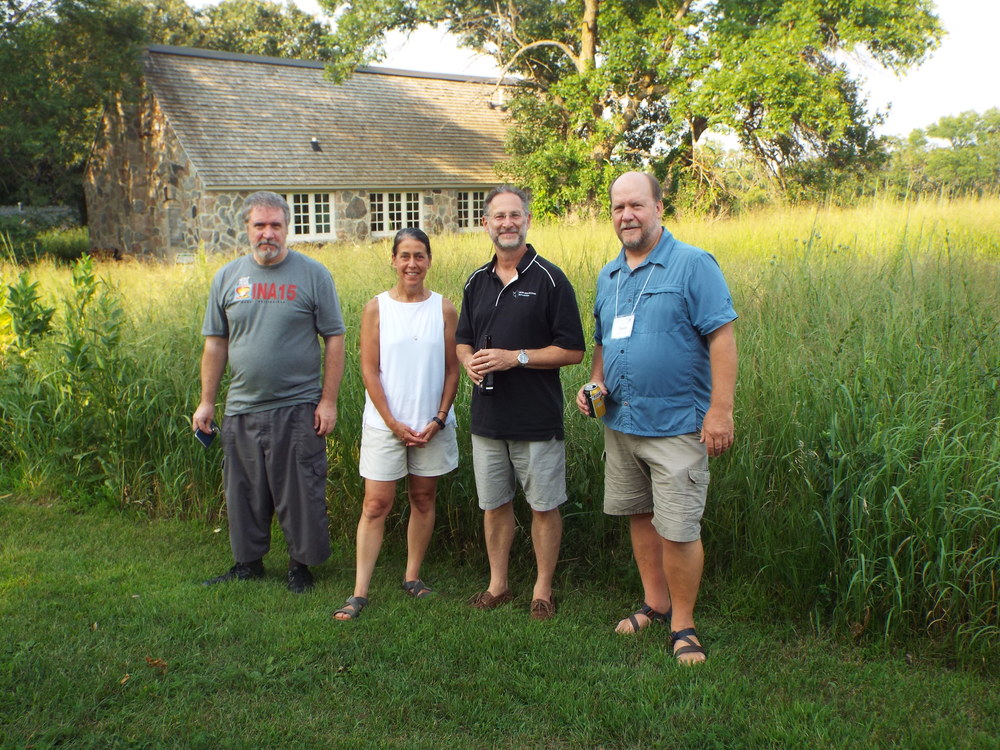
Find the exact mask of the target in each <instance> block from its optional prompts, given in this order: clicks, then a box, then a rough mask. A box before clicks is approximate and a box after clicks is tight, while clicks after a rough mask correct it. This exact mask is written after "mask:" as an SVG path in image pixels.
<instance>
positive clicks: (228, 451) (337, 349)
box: [191, 192, 344, 593]
mask: <svg viewBox="0 0 1000 750" xmlns="http://www.w3.org/2000/svg"><path fill="white" fill-rule="evenodd" d="M242 218H243V221H245V222H246V228H247V236H248V237H249V239H250V248H251V253H250V254H249V255H244V256H242V257H240V258H237V259H236V260H234V261H232V262H230V263H228V264H226V265H225V266H223V267H222V268H221V269H219V271H218V273H216V275H215V278H214V279H213V280H212V287H211V291H210V293H209V299H208V307H207V308H206V310H205V321H204V324H203V326H202V335H204V336H205V349H204V352H203V353H202V358H201V401H200V403H199V404H198V408H197V409H196V410H195V413H194V416H193V418H192V420H191V421H192V426H193V428H194V429H195V430H201V431H202V432H205V433H211V432H212V431H213V429H214V425H213V417H214V416H215V401H216V397H217V395H218V391H219V384H220V382H221V381H222V375H223V373H224V372H225V369H226V364H227V363H228V364H229V369H230V375H231V381H230V385H229V392H228V394H227V398H226V407H225V412H224V414H225V420H224V422H223V425H222V430H221V440H222V447H223V452H224V455H225V466H224V470H223V482H224V485H225V491H226V510H227V513H228V516H229V541H230V544H231V545H232V549H233V557H234V558H235V559H236V564H235V565H233V567H232V568H230V569H229V570H228V571H227V572H226V573H223V574H222V575H220V576H216V577H215V578H211V579H209V580H207V581H205V585H212V584H216V583H224V582H227V581H236V580H249V579H254V578H262V577H263V576H264V564H263V557H264V555H265V554H267V552H268V550H269V549H270V546H271V518H272V516H273V515H274V514H275V513H277V515H278V521H279V523H280V524H281V528H282V531H284V534H285V541H286V543H287V545H288V556H289V561H288V588H289V590H291V591H294V592H296V593H303V592H305V591H306V590H307V589H309V588H311V587H312V583H313V579H312V573H310V571H309V566H310V565H318V564H320V563H322V562H324V561H325V560H326V559H327V558H328V557H329V556H330V536H329V531H328V527H327V518H326V473H327V464H326V436H327V435H329V434H330V432H331V431H332V430H333V428H334V426H335V425H336V423H337V394H338V392H339V391H340V379H341V376H342V375H343V371H344V320H343V317H342V316H341V312H340V303H339V301H338V300H337V290H336V288H335V286H334V283H333V278H332V277H331V276H330V272H329V271H328V270H327V269H326V268H325V267H324V266H323V265H322V264H320V263H318V262H317V261H315V260H312V259H311V258H307V257H306V256H304V255H300V254H299V253H296V252H295V251H293V250H289V249H288V247H287V246H286V244H285V242H286V238H287V234H288V223H289V219H290V212H289V209H288V203H287V202H286V201H285V199H284V198H282V197H281V196H280V195H277V194H275V193H269V192H258V193H253V194H252V195H250V196H248V197H247V199H246V200H245V201H244V203H243V212H242ZM319 337H322V339H323V342H324V343H323V352H322V356H321V352H320V345H319ZM321 359H322V365H323V366H322V370H321V369H320V361H321Z"/></svg>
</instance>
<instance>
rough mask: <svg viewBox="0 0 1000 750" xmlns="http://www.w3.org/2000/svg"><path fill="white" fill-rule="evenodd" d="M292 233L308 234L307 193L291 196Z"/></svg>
mask: <svg viewBox="0 0 1000 750" xmlns="http://www.w3.org/2000/svg"><path fill="white" fill-rule="evenodd" d="M292 233H293V234H309V194H308V193H295V194H294V195H293V196H292Z"/></svg>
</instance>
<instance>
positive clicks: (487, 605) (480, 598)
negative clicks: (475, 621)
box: [469, 589, 514, 609]
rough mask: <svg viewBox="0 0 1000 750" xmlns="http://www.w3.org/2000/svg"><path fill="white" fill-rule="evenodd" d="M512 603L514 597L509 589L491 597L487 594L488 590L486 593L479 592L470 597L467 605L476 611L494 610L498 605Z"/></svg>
mask: <svg viewBox="0 0 1000 750" xmlns="http://www.w3.org/2000/svg"><path fill="white" fill-rule="evenodd" d="M512 601H514V595H513V594H512V593H511V592H510V589H505V590H503V591H501V592H500V593H499V594H497V595H496V596H493V594H491V593H490V592H489V589H487V590H486V591H480V592H479V593H478V594H476V595H475V596H474V597H472V598H471V599H470V600H469V605H470V606H473V607H475V608H476V609H496V608H497V607H499V606H500V605H502V604H507V603H508V602H512Z"/></svg>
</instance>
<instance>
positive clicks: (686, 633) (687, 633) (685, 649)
mask: <svg viewBox="0 0 1000 750" xmlns="http://www.w3.org/2000/svg"><path fill="white" fill-rule="evenodd" d="M691 636H694V637H695V638H697V637H698V631H697V630H695V629H694V628H684V629H683V630H677V631H674V632H673V633H671V634H670V645H671V646H676V645H677V641H684V643H686V644H687V645H686V646H681V647H680V648H678V649H675V650H674V658H675V659H676V658H677V657H678V656H684V654H702V655H704V656H705V658H706V659H707V658H708V654H706V653H705V649H704V648H703V647H702V645H701V644H700V643H695V642H694V641H693V640H691ZM677 661H678V662H680V663H681V664H698V663H699V662H697V661H681V660H680V659H677Z"/></svg>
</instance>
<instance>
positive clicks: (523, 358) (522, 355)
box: [517, 349, 528, 365]
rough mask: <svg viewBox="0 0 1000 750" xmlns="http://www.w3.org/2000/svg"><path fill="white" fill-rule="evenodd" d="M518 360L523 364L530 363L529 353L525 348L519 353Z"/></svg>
mask: <svg viewBox="0 0 1000 750" xmlns="http://www.w3.org/2000/svg"><path fill="white" fill-rule="evenodd" d="M517 361H518V362H520V363H521V364H522V365H526V364H528V353H527V352H526V351H524V349H522V350H521V353H520V354H518V355H517Z"/></svg>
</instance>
